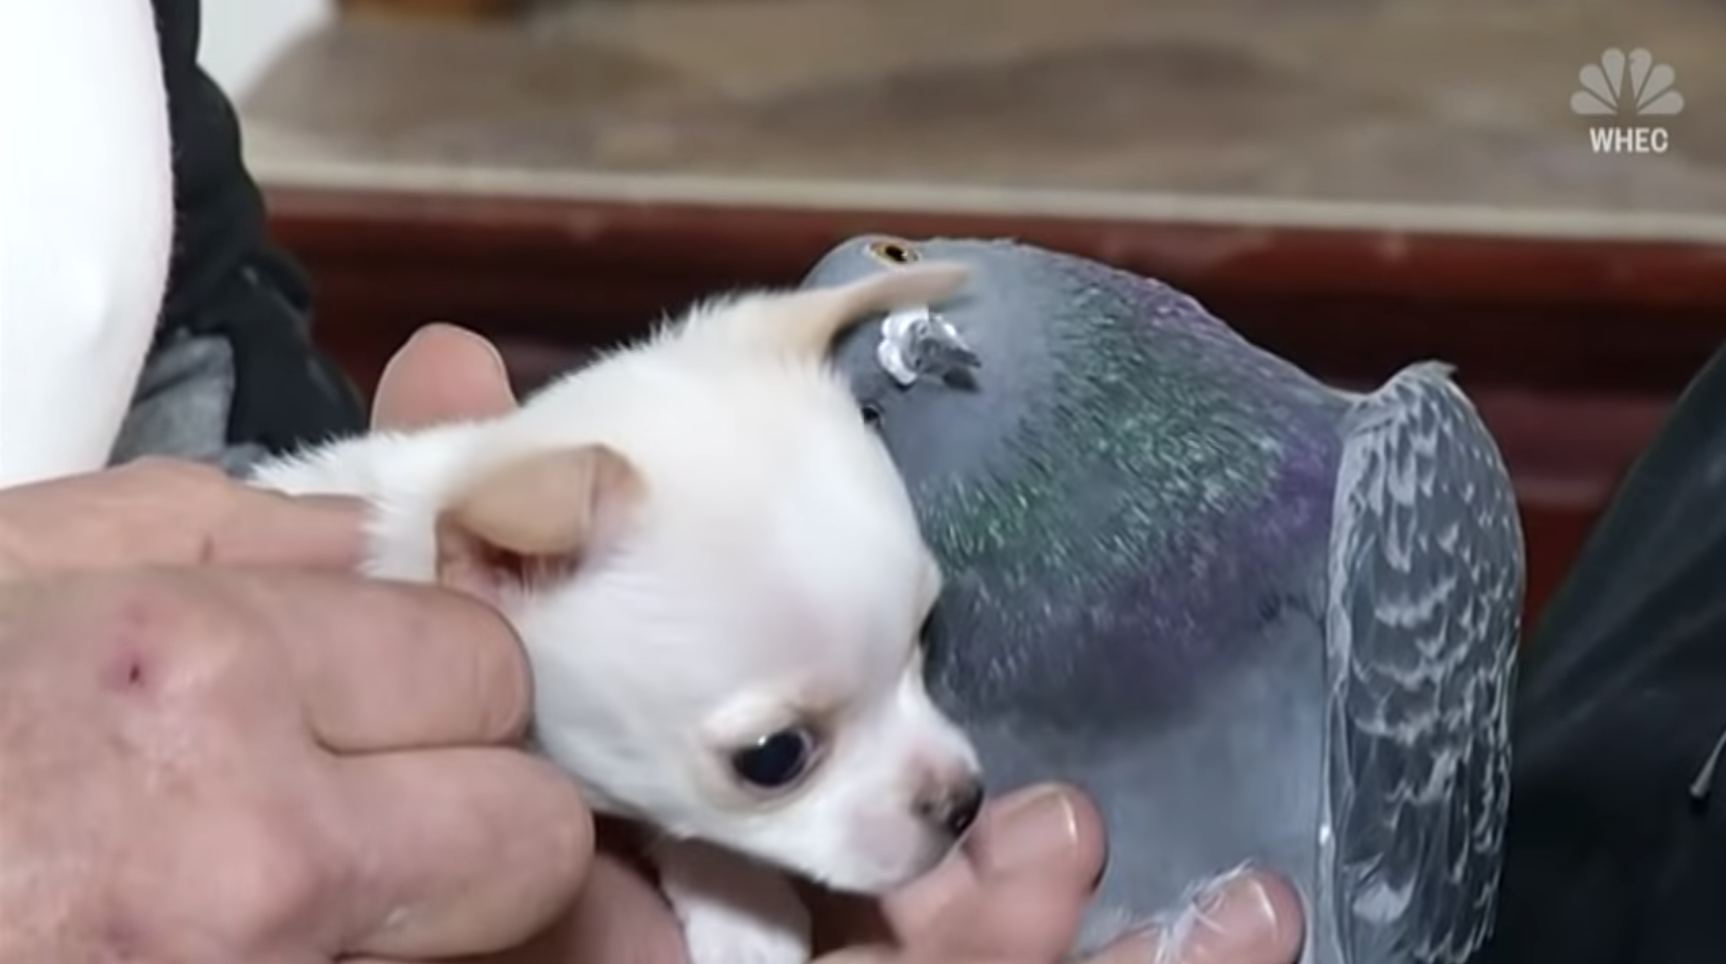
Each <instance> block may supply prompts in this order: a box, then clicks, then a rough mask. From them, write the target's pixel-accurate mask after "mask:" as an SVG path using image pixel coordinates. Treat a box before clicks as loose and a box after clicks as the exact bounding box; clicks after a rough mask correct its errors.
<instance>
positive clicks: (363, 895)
mask: <svg viewBox="0 0 1726 964" xmlns="http://www.w3.org/2000/svg"><path fill="white" fill-rule="evenodd" d="M335 765H336V766H337V767H338V784H339V786H340V787H341V799H342V802H343V803H345V804H346V814H347V820H348V822H347V826H348V828H349V836H348V838H347V840H346V853H347V855H348V861H347V862H346V864H345V867H346V868H347V873H346V874H345V875H344V879H343V882H342V885H341V886H338V887H334V888H332V890H331V894H330V900H329V903H328V905H327V908H326V910H327V913H328V916H327V917H326V918H325V919H326V920H328V921H331V922H333V923H334V926H335V927H336V928H337V929H338V931H339V940H338V942H337V946H336V947H335V948H333V950H335V951H337V952H340V953H346V954H370V955H374V956H377V957H383V958H397V959H403V958H406V959H414V958H445V957H453V956H457V955H463V954H481V953H488V952H492V951H498V950H502V949H504V948H508V947H513V946H516V945H518V944H521V943H524V942H526V941H527V940H528V939H529V938H531V937H532V936H533V935H535V934H537V933H539V932H540V931H541V930H543V929H544V928H546V927H547V926H549V925H550V924H551V923H552V922H553V921H554V920H555V919H556V917H557V915H558V914H559V913H560V912H561V911H562V910H563V909H564V908H565V907H567V906H569V904H570V902H571V901H572V900H574V898H575V896H576V893H577V891H578V888H579V887H580V886H581V883H582V879H583V876H584V874H585V872H586V869H587V866H588V863H589V860H590V859H591V857H592V853H593V823H592V819H591V818H590V817H589V815H588V812H587V809H586V807H585V806H583V804H582V801H581V797H580V795H579V794H578V793H577V792H576V790H575V786H574V784H573V783H571V782H570V781H569V780H568V779H567V778H566V777H564V776H563V775H561V774H559V773H558V772H557V771H556V770H554V769H553V768H552V767H551V765H550V764H548V763H546V762H545V761H543V760H541V759H539V758H537V757H533V756H529V755H528V754H526V753H523V752H519V751H515V750H499V749H478V750H476V749H454V750H433V751H426V752H419V753H386V754H376V755H372V756H366V757H353V758H348V759H345V760H340V761H336V763H335Z"/></svg>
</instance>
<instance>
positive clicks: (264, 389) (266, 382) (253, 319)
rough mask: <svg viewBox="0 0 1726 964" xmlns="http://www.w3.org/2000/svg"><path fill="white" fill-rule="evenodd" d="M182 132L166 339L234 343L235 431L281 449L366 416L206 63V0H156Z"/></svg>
mask: <svg viewBox="0 0 1726 964" xmlns="http://www.w3.org/2000/svg"><path fill="white" fill-rule="evenodd" d="M152 2H153V3H154V5H155V11H156V21H157V30H158V32H159V37H160V42H161V52H162V68H163V74H164V80H165V83H166V86H167V94H168V111H169V123H170V127H171V131H172V137H173V144H174V158H173V164H174V206H175V232H174V251H173V259H172V262H171V264H170V267H169V274H168V292H167V298H166V299H165V303H164V310H163V314H162V318H161V322H160V333H159V338H158V342H159V343H162V342H165V341H167V340H169V339H172V338H173V337H175V336H178V335H184V334H194V335H213V336H218V337H221V338H224V339H226V340H227V341H228V342H229V343H230V345H231V347H232V351H233V365H234V372H235V379H234V392H233V398H232V403H231V405H230V408H229V419H228V436H229V437H228V442H230V443H231V444H236V445H240V444H253V445H259V446H262V447H263V448H265V449H267V450H269V451H271V452H281V451H285V450H288V449H292V448H294V447H297V446H298V445H300V444H303V443H305V442H308V441H315V440H319V439H323V438H327V437H330V436H336V435H345V434H350V433H352V432H356V431H360V430H362V429H363V428H364V427H365V423H366V411H365V405H364V403H363V401H362V400H361V399H360V398H359V397H358V395H357V394H356V393H355V391H354V389H353V386H352V384H351V383H350V382H349V381H348V380H347V379H346V377H345V376H344V375H343V374H342V373H341V372H340V371H338V370H337V369H336V367H335V366H334V365H333V364H332V363H331V362H330V361H329V359H327V358H325V357H324V356H323V355H322V354H321V353H320V352H318V351H317V350H316V349H315V348H314V347H313V346H312V344H311V331H310V317H311V307H312V297H311V288H310V285H309V283H308V279H307V278H306V277H305V275H304V274H303V273H302V272H301V271H300V270H299V268H298V267H297V266H296V265H295V264H294V263H293V261H292V260H291V259H290V258H289V257H288V256H287V254H286V253H285V252H283V251H282V250H280V249H279V248H277V247H276V246H275V245H273V244H272V243H271V242H270V240H269V237H268V224H267V220H266V217H265V211H264V200H263V195H262V193H261V192H260V191H259V189H258V186H257V184H256V183H255V182H253V180H252V177H251V175H250V173H249V172H248V171H247V170H246V167H245V161H244V158H243V155H242V152H241V142H240V123H239V118H238V115H237V114H236V112H235V110H234V107H233V105H232V104H231V103H230V102H229V100H228V98H227V96H226V95H225V94H224V93H223V92H222V90H221V89H220V88H218V87H217V86H216V84H215V82H214V81H213V80H211V78H210V77H209V76H208V75H207V74H206V73H205V72H204V71H203V69H202V68H201V67H200V66H199V65H198V43H199V31H200V13H201V11H200V6H199V5H200V0H152Z"/></svg>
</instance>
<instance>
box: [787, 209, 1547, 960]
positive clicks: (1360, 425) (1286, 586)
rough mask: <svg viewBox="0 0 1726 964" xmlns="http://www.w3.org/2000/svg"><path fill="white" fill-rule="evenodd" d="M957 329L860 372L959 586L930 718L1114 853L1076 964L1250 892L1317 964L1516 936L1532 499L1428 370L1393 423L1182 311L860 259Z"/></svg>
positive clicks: (1155, 302)
mask: <svg viewBox="0 0 1726 964" xmlns="http://www.w3.org/2000/svg"><path fill="white" fill-rule="evenodd" d="M917 259H928V260H940V261H958V262H961V263H963V264H966V265H968V266H969V267H970V268H971V270H972V272H973V276H972V279H971V281H970V283H969V284H968V286H967V287H966V289H965V290H964V291H962V292H961V293H960V294H959V296H958V297H956V298H955V299H953V300H952V301H950V302H948V303H946V304H943V305H935V306H930V310H927V311H923V310H914V311H906V312H897V313H895V314H893V315H891V316H888V317H886V318H884V319H882V322H881V324H878V325H877V324H872V323H871V324H866V325H862V326H859V327H857V328H855V329H853V330H852V331H851V332H850V333H849V334H848V335H847V336H846V337H845V339H844V340H842V341H841V342H840V343H839V345H838V346H836V349H835V359H836V362H837V364H838V365H839V367H840V368H841V370H842V371H843V372H844V373H845V374H846V375H847V376H848V377H849V378H850V379H851V381H852V386H853V389H854V391H855V392H856V394H857V397H858V401H859V405H860V409H861V413H862V417H864V418H865V419H866V420H867V421H870V422H872V423H873V424H874V425H875V426H876V428H877V430H878V431H879V432H880V433H881V436H882V438H883V439H884V441H885V443H886V445H887V447H888V449H889V451H891V453H892V454H893V457H894V459H895V460H896V462H897V464H898V466H899V468H900V470H901V472H902V473H903V475H904V477H905V479H906V482H907V484H908V486H909V487H910V489H911V492H912V496H913V499H914V500H915V502H916V504H917V507H918V511H919V513H920V515H921V518H922V522H923V525H924V527H925V531H926V533H927V535H928V538H929V539H930V542H931V544H932V545H933V546H934V547H935V551H936V552H937V554H938V555H939V556H940V557H941V559H942V561H943V562H944V563H945V565H946V567H947V571H948V577H949V578H948V590H947V592H946V593H945V595H944V596H943V598H942V600H941V601H940V603H939V604H938V606H937V608H936V610H935V612H934V614H933V615H932V617H931V619H930V624H929V626H928V628H927V635H928V640H927V642H928V646H929V653H928V666H929V672H930V674H931V685H932V687H933V691H934V693H935V694H936V699H937V700H938V701H939V702H940V703H941V704H942V705H943V706H945V707H946V708H947V709H948V710H949V711H950V712H952V713H953V714H954V716H955V717H956V718H957V719H958V720H959V721H961V722H962V723H963V724H964V725H965V726H966V727H968V729H969V730H970V731H971V732H972V733H973V734H974V736H975V737H976V739H977V740H978V745H979V748H980V750H981V753H982V755H983V761H984V765H985V768H986V770H987V772H988V775H989V780H990V784H991V789H992V790H995V791H999V790H1002V789H1006V788H1010V787H1014V786H1019V785H1022V784H1025V783H1027V782H1031V781H1034V780H1042V779H1061V780H1065V781H1069V782H1071V783H1074V784H1076V785H1078V786H1080V787H1082V788H1084V789H1085V790H1087V791H1088V792H1089V793H1090V794H1092V795H1093V796H1094V797H1095V798H1096V799H1097V801H1098V803H1099V805H1100V806H1101V808H1102V810H1103V813H1104V816H1105V818H1106V820H1107V822H1108V826H1109V832H1110V834H1111V841H1112V846H1111V854H1110V861H1109V866H1108V870H1107V872H1106V874H1105V876H1104V879H1103V881H1102V883H1101V887H1100V891H1099V894H1098V898H1097V900H1096V903H1095V905H1094V908H1093V910H1092V911H1091V913H1090V915H1089V917H1088V918H1087V921H1086V927H1085V930H1084V935H1083V938H1082V941H1081V947H1079V948H1077V949H1076V950H1079V951H1084V950H1089V949H1094V948H1095V947H1097V946H1098V945H1099V944H1100V943H1102V942H1104V941H1107V940H1109V939H1112V938H1114V937H1116V936H1118V935H1120V934H1121V933H1123V932H1124V931H1125V930H1126V929H1129V928H1131V927H1134V926H1138V925H1140V924H1142V923H1144V922H1145V921H1147V920H1152V919H1158V918H1163V919H1166V920H1175V921H1185V922H1186V923H1188V924H1189V925H1190V924H1191V922H1192V921H1193V920H1195V919H1197V917H1198V915H1199V913H1200V912H1201V909H1202V906H1203V901H1204V899H1205V897H1206V896H1207V894H1208V891H1207V890H1206V882H1207V881H1208V882H1212V883H1214V882H1215V881H1217V880H1219V879H1225V878H1226V875H1227V874H1228V873H1229V872H1230V871H1231V870H1232V869H1238V868H1239V867H1240V866H1243V865H1246V864H1251V865H1255V866H1259V867H1264V868H1267V869H1271V870H1275V871H1278V872H1281V873H1283V874H1284V875H1286V876H1287V877H1288V878H1289V879H1290V880H1291V881H1292V882H1293V883H1294V884H1295V885H1296V886H1297V887H1298V888H1299V890H1300V891H1301V893H1302V896H1303V899H1304V900H1305V902H1306V907H1307V913H1308V923H1307V946H1306V951H1305V954H1304V957H1303V961H1305V962H1306V964H1441V962H1442V964H1454V962H1461V961H1464V960H1467V959H1468V958H1469V957H1470V956H1471V955H1472V954H1473V953H1474V952H1475V950H1476V949H1477V948H1478V947H1479V946H1480V945H1481V943H1482V941H1483V940H1484V939H1485V937H1486V936H1487V934H1488V932H1489V931H1490V928H1491V921H1492V918H1493V913H1494V909H1495V907H1494V905H1495V902H1496V894H1497V886H1498V875H1499V864H1500V843H1501V839H1502V836H1503V828H1504V823H1505V816H1506V809H1507V798H1508V792H1509V785H1508V772H1509V766H1508V764H1509V759H1508V758H1509V732H1510V731H1509V720H1508V715H1509V712H1508V696H1509V694H1510V691H1511V688H1512V685H1513V677H1514V665H1515V664H1514V660H1515V651H1516V645H1517V636H1518V630H1519V622H1520V618H1521V609H1522V600H1523V585H1524V558H1523V543H1522V534H1521V527H1520V523H1519V521H1518V516H1517V510H1516V503H1515V499H1514V496H1513V493H1512V490H1511V483H1510V479H1509V476H1508V474H1507V473H1506V470H1505V467H1504V464H1503V462H1502V461H1501V459H1500V456H1499V452H1498V450H1497V447H1496V446H1495V444H1494V443H1493V440H1492V438H1491V437H1490V436H1489V435H1488V433H1487V430H1486V428H1485V427H1484V426H1483V425H1482V423H1481V421H1480V419H1479V417H1478V416H1477V415H1476V413H1475V410H1474V408H1473V406H1472V405H1471V404H1470V403H1469V401H1468V399H1467V398H1466V397H1465V396H1464V395H1463V393H1462V392H1461V391H1460V390H1459V389H1458V388H1457V387H1456V386H1455V385H1454V384H1453V383H1452V382H1451V379H1450V372H1449V369H1448V368H1447V367H1446V366H1444V365H1441V364H1437V363H1430V362H1429V363H1421V364H1414V365H1410V366H1409V367H1407V368H1405V369H1403V370H1402V371H1400V372H1398V373H1397V374H1396V375H1395V376H1394V377H1392V378H1391V379H1390V381H1388V382H1387V383H1385V385H1384V386H1383V387H1381V388H1380V389H1379V390H1377V391H1375V392H1372V393H1369V394H1355V393H1350V392H1345V391H1340V390H1338V389H1335V388H1331V387H1329V386H1326V385H1324V384H1322V383H1320V382H1319V381H1317V380H1315V379H1314V378H1312V377H1311V376H1309V375H1307V374H1306V373H1305V372H1303V371H1301V370H1300V369H1299V368H1296V367H1295V366H1294V365H1292V364H1290V363H1288V362H1286V361H1284V360H1282V359H1280V358H1277V357H1275V356H1273V355H1271V354H1269V353H1267V352H1265V351H1264V350H1262V349H1260V348H1257V347H1255V346H1254V345H1252V344H1250V343H1249V342H1247V341H1246V340H1245V339H1243V338H1242V337H1240V336H1239V335H1238V334H1237V333H1235V332H1234V331H1233V330H1232V329H1230V328H1229V327H1228V326H1226V325H1225V324H1223V323H1222V322H1221V321H1219V320H1217V319H1216V318H1214V317H1212V316H1211V315H1210V314H1208V313H1206V311H1205V310H1204V309H1203V308H1202V307H1201V306H1200V305H1199V304H1198V303H1197V302H1196V301H1194V300H1193V299H1192V298H1190V297H1188V296H1186V295H1184V294H1182V293H1181V292H1179V291H1176V290H1175V289H1173V288H1171V287H1169V286H1168V285H1165V284H1161V283H1158V282H1156V281H1151V280H1147V279H1145V278H1142V277H1139V276H1136V275H1133V274H1130V273H1127V272H1124V271H1119V270H1116V269H1113V268H1111V267H1108V266H1106V265H1102V264H1098V263H1096V262H1092V261H1087V260H1084V259H1081V258H1076V257H1072V256H1068V255H1064V254H1059V253H1056V252H1052V251H1047V250H1043V249H1040V248H1036V247H1031V246H1027V245H1023V244H1016V243H1011V242H1005V241H981V240H930V241H915V242H913V241H907V240H903V239H897V238H889V237H879V236H869V237H860V238H854V239H852V240H849V241H846V242H845V243H843V244H841V245H839V246H838V247H837V248H835V249H833V250H832V251H830V252H829V253H828V254H827V255H826V256H825V257H824V258H823V259H822V260H821V261H820V263H819V264H818V265H817V266H816V267H815V268H814V269H813V270H812V271H811V272H810V273H809V275H808V276H807V277H806V278H805V280H804V285H805V286H827V285H832V284H837V283H841V282H845V281H849V280H852V279H855V278H857V277H859V276H862V275H865V274H867V273H870V272H878V271H892V270H895V268H896V266H897V265H900V264H904V263H908V262H910V261H912V260H917Z"/></svg>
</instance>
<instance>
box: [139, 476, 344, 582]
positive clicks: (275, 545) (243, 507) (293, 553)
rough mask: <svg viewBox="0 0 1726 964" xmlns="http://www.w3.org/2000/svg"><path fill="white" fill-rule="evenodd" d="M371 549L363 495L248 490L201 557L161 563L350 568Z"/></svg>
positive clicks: (232, 509) (205, 547) (213, 536)
mask: <svg viewBox="0 0 1726 964" xmlns="http://www.w3.org/2000/svg"><path fill="white" fill-rule="evenodd" d="M366 548H367V547H366V506H365V503H364V502H362V501H361V500H359V499H353V498H348V497H346V496H335V495H305V496H296V497H292V498H290V497H288V496H285V495H281V494H278V493H275V492H265V491H263V490H253V489H247V490H246V494H245V495H243V496H241V497H239V498H237V499H236V504H235V505H234V506H233V507H232V508H231V509H230V510H229V511H228V513H227V514H226V516H225V517H224V518H223V519H222V520H221V521H220V522H219V523H218V524H217V526H216V527H215V528H214V530H213V531H211V532H210V533H209V534H208V536H207V538H206V540H205V543H204V546H203V549H202V551H201V552H200V558H198V559H194V560H158V561H161V562H188V563H223V564H228V565H262V566H294V567H317V568H329V569H339V570H342V571H348V570H353V569H355V568H357V567H358V566H359V564H360V562H361V561H362V560H363V559H364V558H365V553H366Z"/></svg>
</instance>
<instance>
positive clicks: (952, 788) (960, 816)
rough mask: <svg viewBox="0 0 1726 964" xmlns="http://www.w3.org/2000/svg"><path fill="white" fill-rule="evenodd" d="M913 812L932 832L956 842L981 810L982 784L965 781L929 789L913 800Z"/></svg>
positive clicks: (976, 780)
mask: <svg viewBox="0 0 1726 964" xmlns="http://www.w3.org/2000/svg"><path fill="white" fill-rule="evenodd" d="M913 809H914V810H915V811H916V813H917V816H918V818H920V819H921V820H923V821H924V822H925V823H927V824H928V825H929V826H930V827H931V828H933V829H934V830H935V831H937V832H938V833H941V834H943V835H945V836H947V837H948V838H950V839H953V840H958V839H959V838H960V837H963V836H964V835H965V831H967V830H969V829H971V825H972V824H973V823H976V822H977V814H978V813H979V812H981V811H982V809H983V782H982V781H981V780H978V779H976V778H965V779H963V780H959V781H957V782H955V783H947V784H942V785H940V786H937V787H931V788H930V789H929V790H927V791H925V792H924V793H923V794H922V795H920V796H919V797H918V798H917V799H916V801H915V803H914V804H913Z"/></svg>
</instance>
